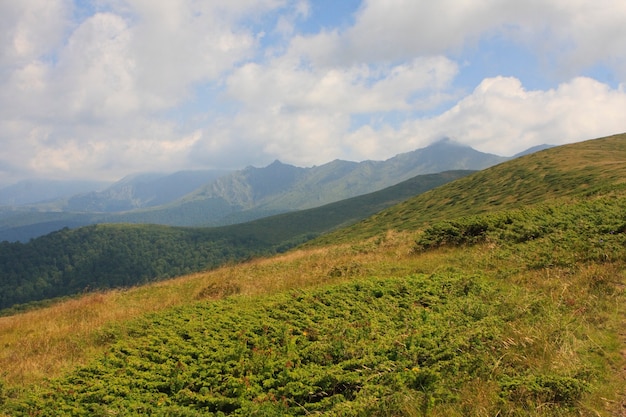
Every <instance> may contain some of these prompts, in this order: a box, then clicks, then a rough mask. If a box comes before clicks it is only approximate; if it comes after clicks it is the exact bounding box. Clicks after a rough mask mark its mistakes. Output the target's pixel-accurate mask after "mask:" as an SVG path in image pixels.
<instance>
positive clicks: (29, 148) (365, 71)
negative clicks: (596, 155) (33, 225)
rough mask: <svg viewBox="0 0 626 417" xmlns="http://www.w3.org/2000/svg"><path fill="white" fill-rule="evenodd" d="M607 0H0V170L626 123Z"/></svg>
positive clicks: (108, 175) (361, 156) (249, 159)
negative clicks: (521, 0)
mask: <svg viewBox="0 0 626 417" xmlns="http://www.w3.org/2000/svg"><path fill="white" fill-rule="evenodd" d="M625 21H626V4H625V3H624V2H621V1H619V0H593V1H591V0H589V1H587V0H576V1H563V0H542V1H539V0H529V1H525V2H519V1H516V0H480V1H475V0H440V1H437V2H432V1H428V0H363V1H357V0H342V1H339V2H338V1H331V0H318V1H313V0H311V1H307V0H229V1H228V2H225V1H211V0H204V1H202V0H200V1H199V0H91V1H90V0H80V1H79V0H20V1H19V2H18V1H2V0H0V32H1V33H2V35H1V36H0V108H2V109H3V111H2V112H0V141H1V143H2V146H1V147H0V185H1V184H7V183H11V182H15V181H18V180H20V179H24V178H32V177H39V178H42V177H43V178H56V179H72V178H79V179H100V180H108V181H113V180H117V179H119V178H121V177H123V176H125V175H127V174H130V173H133V172H142V171H176V170H182V169H205V168H230V169H240V168H243V167H245V166H249V165H253V166H264V165H266V164H268V163H270V162H271V161H273V160H275V159H280V160H281V161H283V162H285V163H291V164H294V165H298V166H311V165H319V164H323V163H325V162H328V161H331V160H333V159H337V158H339V159H348V160H355V161H360V160H365V159H374V160H383V159H386V158H389V157H392V156H394V155H396V154H398V153H401V152H407V151H411V150H414V149H417V148H421V147H424V146H427V145H429V144H430V143H432V142H434V141H436V140H438V139H440V138H442V137H451V138H453V139H455V140H456V141H458V142H460V143H463V144H467V145H469V146H472V147H474V148H476V149H479V150H481V151H484V152H491V153H496V154H499V155H513V154H515V153H517V152H520V151H522V150H524V149H527V148H529V147H531V146H535V145H538V144H543V143H549V144H556V145H558V144H565V143H571V142H575V141H580V140H585V139H591V138H596V137H601V136H605V135H610V134H615V133H621V132H624V131H626V117H624V115H625V114H626V87H625V85H626V25H624V24H623V22H625Z"/></svg>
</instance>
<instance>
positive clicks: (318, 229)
mask: <svg viewBox="0 0 626 417" xmlns="http://www.w3.org/2000/svg"><path fill="white" fill-rule="evenodd" d="M470 172H471V171H451V172H445V173H441V174H432V175H424V176H418V177H415V178H413V179H411V180H408V181H405V182H403V183H401V184H398V185H396V186H393V187H390V188H388V189H385V190H381V191H379V192H376V193H371V194H368V195H364V196H359V197H354V198H352V199H348V200H345V201H340V202H337V203H334V204H329V205H327V206H323V207H318V208H314V209H309V210H304V211H301V212H293V213H287V214H283V215H278V216H273V217H267V218H264V219H260V220H256V221H253V222H249V223H242V224H237V225H233V226H228V227H218V228H182V227H170V226H157V225H132V224H101V225H92V226H85V227H82V228H78V229H74V230H70V229H63V230H61V231H57V232H53V233H51V234H48V235H46V236H42V237H40V238H37V239H34V240H32V241H30V242H28V243H9V242H2V243H0V309H1V308H7V307H10V306H12V305H14V304H19V303H27V302H30V301H37V300H43V299H48V298H53V297H60V296H65V295H71V294H76V293H80V292H82V291H85V290H95V289H102V288H115V287H120V286H132V285H137V284H142V283H146V282H149V281H153V280H157V279H163V278H169V277H173V276H177V275H182V274H185V273H189V272H194V271H201V270H204V269H209V268H214V267H216V266H219V265H223V264H226V263H228V262H234V261H242V260H246V259H249V258H251V257H255V256H260V255H268V254H272V253H276V252H281V251H285V250H287V249H288V248H291V247H293V246H295V245H297V244H299V243H302V242H305V241H306V240H309V239H311V238H313V237H315V236H318V235H319V234H321V233H324V232H327V231H329V230H332V229H334V228H337V227H339V226H342V225H347V224H351V223H354V222H356V221H358V220H361V219H363V218H365V217H367V216H370V215H372V214H373V213H375V212H377V211H380V210H382V209H383V208H385V207H389V206H391V205H393V204H396V203H398V202H400V201H403V200H405V199H407V198H410V197H411V196H414V195H416V194H419V193H422V192H424V191H427V190H429V189H431V188H433V187H437V186H439V185H441V184H444V183H446V182H449V181H452V180H454V179H457V178H460V177H463V176H465V175H468V174H469V173H470Z"/></svg>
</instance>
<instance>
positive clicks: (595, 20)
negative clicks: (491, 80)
mask: <svg viewBox="0 0 626 417" xmlns="http://www.w3.org/2000/svg"><path fill="white" fill-rule="evenodd" d="M625 20H626V3H623V2H620V1H616V0H599V1H597V2H590V1H587V0H576V1H565V0H547V1H544V0H541V1H539V0H529V1H523V2H513V1H500V0H479V1H475V0H441V1H437V2H432V1H415V0H389V1H381V0H365V1H364V2H363V5H362V7H361V8H360V9H359V11H358V12H357V14H356V16H355V24H354V25H353V26H352V27H350V28H348V29H347V30H345V31H342V32H339V31H338V30H333V31H326V32H322V33H320V34H316V35H312V36H308V37H300V38H297V39H295V40H294V42H293V45H292V47H293V48H294V52H295V51H297V53H299V54H302V55H303V56H306V57H307V58H308V59H310V60H311V61H313V62H315V63H316V65H331V66H332V65H346V64H352V63H355V62H394V61H398V60H406V59H411V58H412V57H415V56H421V55H440V54H450V53H454V54H459V53H460V52H461V51H462V50H463V48H465V47H471V46H476V45H477V44H478V42H479V41H480V40H482V39H488V38H492V37H500V38H503V39H506V40H508V41H509V42H510V43H511V46H514V45H524V46H525V47H527V48H529V49H532V50H534V51H535V52H536V53H537V54H538V55H539V56H540V59H541V60H543V61H545V62H546V65H556V66H557V67H558V69H557V71H556V72H557V73H560V74H561V76H562V78H564V79H566V78H571V77H572V75H574V74H576V73H577V72H579V71H581V70H583V69H586V68H588V67H591V66H594V65H596V64H597V63H599V62H600V63H602V64H603V65H606V66H608V67H610V68H612V69H613V70H614V71H617V72H618V73H619V77H620V80H621V81H622V82H624V81H626V60H625V58H624V53H623V51H624V50H625V49H626V28H625V27H624V25H623V22H624V21H625Z"/></svg>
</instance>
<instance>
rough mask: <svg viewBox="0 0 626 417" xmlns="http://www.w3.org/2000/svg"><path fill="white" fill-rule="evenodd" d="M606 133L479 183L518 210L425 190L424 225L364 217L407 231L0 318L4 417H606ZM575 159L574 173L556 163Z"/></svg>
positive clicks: (613, 217) (612, 297) (618, 168)
mask: <svg viewBox="0 0 626 417" xmlns="http://www.w3.org/2000/svg"><path fill="white" fill-rule="evenodd" d="M624 140H625V138H624V136H621V137H616V138H609V139H605V140H601V141H596V142H587V143H585V144H581V145H572V147H575V146H581V147H586V148H585V149H581V148H579V150H578V151H577V150H572V148H571V147H564V148H561V150H564V152H565V153H566V154H567V155H568V157H567V158H564V157H563V156H562V155H563V154H560V153H558V152H557V153H553V154H552V156H551V155H550V154H545V153H542V154H540V156H541V158H537V159H527V160H526V166H523V165H517V166H516V167H517V169H521V170H525V171H529V172H532V173H534V174H537V175H536V176H535V178H541V180H540V181H530V180H529V181H528V182H527V183H526V184H525V185H523V186H522V183H520V184H519V187H518V189H517V191H518V193H517V194H512V193H511V192H500V193H498V192H494V193H493V194H494V196H495V197H496V198H497V199H498V200H506V202H505V201H503V202H502V204H501V205H510V206H516V207H522V206H524V207H523V208H521V209H518V210H513V211H506V212H504V211H501V210H499V211H496V210H494V209H492V208H491V207H488V208H487V207H484V206H483V207H480V206H479V205H478V204H479V203H478V202H480V201H486V200H489V197H487V198H485V197H483V196H478V195H475V196H472V195H470V194H469V192H468V193H466V194H463V197H462V198H463V199H465V200H466V201H470V200H472V201H474V202H475V205H473V206H471V207H467V208H466V210H465V211H463V210H461V207H460V206H458V205H454V204H446V203H437V201H438V200H437V199H436V195H437V192H433V193H430V195H431V198H430V199H429V200H428V201H430V202H432V203H433V205H434V206H438V207H439V210H438V211H436V210H435V211H433V213H436V214H433V215H431V217H425V214H423V212H420V211H416V212H414V213H413V216H410V217H409V218H408V219H407V218H404V216H405V214H406V213H408V207H410V205H408V206H407V205H405V206H402V205H401V206H400V207H402V208H401V209H399V210H390V211H388V213H390V214H387V215H386V216H378V217H377V218H376V219H377V221H378V222H380V221H384V222H386V223H387V224H388V225H394V226H395V228H398V225H404V229H410V228H415V229H424V232H418V233H416V232H415V230H405V231H402V232H386V231H384V230H385V229H386V227H385V226H384V225H381V224H378V225H374V222H373V221H369V222H366V223H365V226H367V227H369V230H367V231H366V232H363V233H362V234H356V235H355V233H354V230H356V229H352V230H351V231H350V233H351V235H347V234H346V235H342V239H343V240H344V241H345V242H347V243H344V244H342V245H336V246H330V245H329V246H326V247H318V248H311V249H306V250H300V251H294V252H292V253H289V254H285V255H281V256H280V257H276V258H273V259H267V260H257V261H253V262H250V263H248V264H245V265H240V266H235V267H231V268H223V269H220V270H217V271H213V272H207V273H202V274H196V275H193V276H188V277H184V278H181V279H178V280H173V281H170V282H163V283H159V284H155V285H152V286H150V287H140V288H136V289H132V290H128V291H124V292H120V291H115V292H110V293H104V294H92V295H87V296H85V297H84V298H82V299H78V300H72V301H70V302H68V303H64V304H60V305H57V306H54V307H52V308H49V309H44V310H39V311H33V312H29V313H27V314H24V315H18V316H14V317H6V318H2V319H0V346H1V347H2V349H1V350H0V368H1V369H3V370H4V376H3V378H4V381H5V383H4V388H3V389H2V388H0V404H1V403H4V409H5V410H6V412H7V413H9V414H10V415H20V413H25V414H27V413H29V412H37V411H38V410H39V411H40V412H41V413H42V414H43V415H64V414H67V415H71V414H72V413H74V414H78V415H80V414H81V413H82V414H90V415H98V414H101V415H107V414H111V413H116V412H121V413H122V414H125V415H133V414H136V415H141V414H146V413H149V412H153V413H155V414H157V415H167V414H168V413H170V414H172V413H173V414H175V415H202V414H203V415H206V413H207V412H208V411H214V412H220V411H221V412H224V413H226V414H229V413H230V414H243V415H251V414H254V413H256V414H257V415H284V414H296V415H298V414H299V415H305V414H309V413H314V412H323V413H326V414H328V415H416V416H418V415H436V416H439V415H441V416H454V415H458V416H461V415H476V416H478V415H542V416H543V415H545V416H547V415H572V416H573V415H577V416H578V415H606V416H608V415H617V412H618V408H619V407H620V403H621V401H622V398H621V394H622V393H623V392H624V387H625V382H624V375H623V369H624V368H623V367H624V358H623V357H622V355H621V352H622V351H623V349H624V340H623V337H622V336H620V335H621V334H622V333H623V332H622V329H623V326H624V319H625V315H624V314H625V312H624V307H623V306H624V302H625V301H626V294H625V291H624V288H625V284H626V234H625V233H624V232H625V231H626V216H625V215H624V212H626V199H625V197H624V195H623V192H622V190H623V189H622V187H621V185H620V184H621V178H623V177H624V176H623V175H622V174H623V172H622V166H623V163H622V164H619V163H618V162H619V161H620V159H621V161H624V158H622V157H623V155H624V153H623V148H624V146H626V144H624ZM607 148H611V149H612V150H611V151H610V152H609V155H606V154H605V156H606V157H607V158H606V159H601V158H599V156H598V155H599V153H602V152H604V149H607ZM585 153H586V154H585ZM589 153H592V154H596V156H592V155H591V156H590V154H589ZM620 155H621V156H620ZM550 158H552V159H551V161H550ZM584 160H586V161H587V163H586V165H585V164H578V165H577V166H578V167H581V166H582V167H583V168H584V167H586V168H584V169H583V171H585V172H586V173H587V174H588V175H590V176H589V177H587V179H585V180H584V181H581V179H580V178H579V179H576V176H577V174H576V172H573V171H575V170H574V169H569V168H567V167H566V166H563V165H562V163H567V164H569V163H570V162H571V161H573V162H574V163H576V162H580V161H584ZM559 161H562V162H559ZM514 162H515V161H514ZM539 163H543V164H544V165H545V166H547V167H549V170H550V171H551V173H554V174H555V175H559V174H560V175H561V178H562V179H563V180H564V181H565V182H566V184H565V185H566V186H567V187H568V188H569V189H567V190H566V192H563V191H560V190H557V188H559V187H558V186H557V184H556V183H554V182H552V183H551V181H550V177H549V176H548V179H547V180H546V176H547V175H540V174H541V173H540V171H539V170H538V169H537V168H533V167H534V166H535V165H536V164H539ZM496 168H499V169H500V171H496V173H497V175H493V176H489V177H480V178H482V181H478V182H475V183H474V184H475V187H476V188H478V189H485V190H488V189H489V188H490V187H491V189H495V188H494V187H495V186H494V184H498V183H500V182H501V181H502V180H503V179H502V176H505V175H507V173H508V171H507V170H505V169H504V168H505V167H504V166H501V167H496ZM568 172H569V173H570V174H571V175H565V174H564V173H568ZM587 174H585V175H587ZM481 175H482V174H481ZM579 177H580V176H579ZM467 180H472V177H469V178H468V179H467ZM590 180H592V181H593V182H592V183H590V184H589V181H590ZM462 181H466V180H460V181H459V182H462ZM509 181H510V180H509ZM489 182H491V184H489ZM585 182H587V183H588V184H587V185H585V184H584V183H585ZM546 183H551V184H550V185H549V186H548V188H547V189H546ZM572 184H579V185H580V186H579V187H577V189H576V190H572V188H575V187H573V186H572ZM564 187H565V186H563V187H560V188H564ZM594 188H596V190H593V189H594ZM523 189H526V190H531V191H529V192H528V193H527V194H524V193H523V192H522V190H523ZM599 189H601V190H602V191H603V192H604V193H606V194H607V195H608V196H606V197H599V196H598V190H599ZM441 190H443V191H440V192H441V193H442V194H440V196H441V197H440V198H441V199H442V200H443V199H445V196H447V195H450V193H451V191H450V187H445V186H444V187H441ZM457 190H458V191H461V192H465V191H464V189H458V188H457ZM532 190H535V191H532ZM589 191H592V194H593V195H592V196H589V195H587V196H584V194H589ZM541 195H544V196H547V197H555V196H556V197H564V196H569V199H568V203H567V204H564V203H563V201H560V200H559V201H556V202H553V203H550V202H548V203H546V202H545V201H546V200H545V199H542V198H541ZM576 195H577V196H578V197H576V198H574V196H576ZM525 196H527V198H528V199H529V201H530V202H533V203H541V204H538V205H535V206H534V207H532V208H530V207H527V206H525V205H524V198H526V197H525ZM581 196H582V197H581ZM509 200H510V201H509ZM551 200H552V199H551V198H548V201H551ZM415 201H416V200H412V201H411V202H410V204H416V202H415ZM418 207H423V206H418ZM441 211H447V212H448V213H456V214H455V215H454V216H453V215H450V216H451V217H447V216H445V213H440V212H441ZM487 211H489V212H493V214H483V215H479V216H473V217H472V216H470V217H467V215H468V214H476V213H479V212H487ZM460 216H466V217H460ZM442 218H448V219H451V220H454V219H456V220H454V221H443V222H441V221H438V220H437V219H442ZM420 219H421V220H420ZM426 222H428V223H429V224H430V225H431V226H427V225H426ZM360 235H370V236H374V238H373V239H369V240H364V239H361V238H360V237H359V236H360ZM350 236H352V240H349V239H350ZM354 236H356V237H354ZM416 240H417V243H416ZM459 243H460V244H461V245H460V246H457V244H459ZM268 294H273V295H268ZM225 297H226V300H222V298H225ZM150 312H153V314H150V315H147V316H146V315H145V314H146V313H150ZM51 323H54V325H50V324H51ZM82 364H85V365H87V366H86V367H84V368H80V370H76V367H77V366H80V365H82ZM216 364H219V365H216ZM44 375H48V376H52V377H61V378H60V379H58V380H56V381H53V382H52V383H47V382H45V381H43V379H42V377H43V376H44ZM64 375H67V376H64ZM101 380H106V381H109V383H107V384H106V385H103V384H102V383H100V382H99V381H101ZM0 409H1V408H0Z"/></svg>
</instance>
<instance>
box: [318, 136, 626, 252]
mask: <svg viewBox="0 0 626 417" xmlns="http://www.w3.org/2000/svg"><path fill="white" fill-rule="evenodd" d="M624 189H626V135H624V134H620V135H615V136H611V137H608V138H603V139H602V140H597V139H596V140H589V141H585V142H579V143H575V144H572V145H567V146H560V147H555V148H550V149H547V150H543V151H541V152H537V153H533V154H531V155H526V156H522V157H519V158H516V159H513V160H511V161H508V162H506V163H504V164H500V165H496V166H494V167H491V168H487V169H485V170H483V171H480V172H477V173H476V174H474V175H471V176H468V177H466V178H463V179H461V180H459V181H455V182H453V183H450V184H447V185H445V186H443V187H439V188H437V189H436V190H432V191H430V192H427V193H424V194H422V195H420V196H417V197H415V198H412V199H410V200H407V201H406V202H404V203H402V204H399V205H397V206H394V207H392V208H389V209H387V210H385V211H382V212H380V213H377V214H376V215H375V216H372V217H371V218H368V219H366V220H364V221H363V222H362V223H359V224H355V225H354V226H353V227H351V228H346V229H343V230H340V231H337V232H336V233H332V234H328V235H326V236H324V237H322V238H321V239H320V240H319V243H320V244H324V243H330V242H339V241H353V240H355V239H365V238H368V237H371V236H375V235H376V234H378V233H380V232H381V231H382V230H387V229H395V230H416V229H419V228H420V227H422V226H423V225H424V224H427V223H429V222H432V221H435V220H441V219H449V218H455V217H458V216H463V215H469V214H480V213H488V212H492V211H496V210H502V209H509V208H517V207H523V206H527V205H529V204H536V203H540V202H545V201H554V200H557V199H566V200H567V199H572V198H576V197H589V196H593V195H603V194H606V193H622V191H623V190H624Z"/></svg>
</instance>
